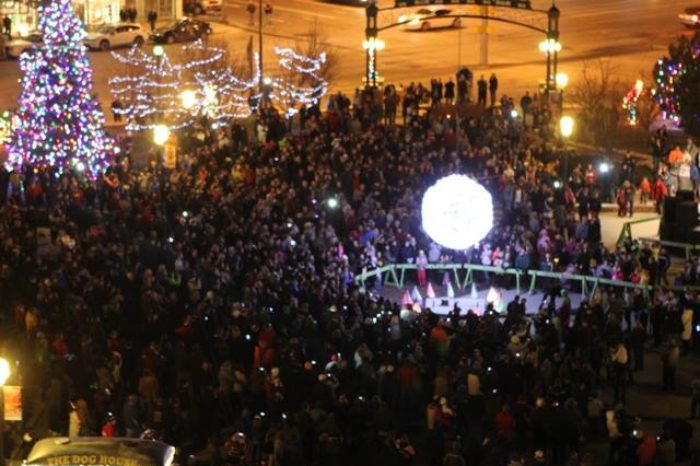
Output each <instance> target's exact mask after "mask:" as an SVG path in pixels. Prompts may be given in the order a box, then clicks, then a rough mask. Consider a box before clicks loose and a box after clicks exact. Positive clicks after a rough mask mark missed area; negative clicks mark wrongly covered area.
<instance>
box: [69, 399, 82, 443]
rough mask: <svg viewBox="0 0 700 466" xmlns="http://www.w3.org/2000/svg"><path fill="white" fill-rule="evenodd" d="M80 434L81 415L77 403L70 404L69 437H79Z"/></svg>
mask: <svg viewBox="0 0 700 466" xmlns="http://www.w3.org/2000/svg"><path fill="white" fill-rule="evenodd" d="M79 435H80V416H79V415H78V409H77V407H76V406H75V403H73V402H71V404H70V413H69V414H68V437H71V438H72V437H78V436H79Z"/></svg>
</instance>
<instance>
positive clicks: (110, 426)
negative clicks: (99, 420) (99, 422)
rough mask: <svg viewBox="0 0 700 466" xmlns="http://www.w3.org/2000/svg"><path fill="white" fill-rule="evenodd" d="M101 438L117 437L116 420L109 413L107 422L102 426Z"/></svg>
mask: <svg viewBox="0 0 700 466" xmlns="http://www.w3.org/2000/svg"><path fill="white" fill-rule="evenodd" d="M102 436H103V437H116V436H117V420H116V419H115V418H114V416H113V415H112V414H111V413H110V414H109V416H108V417H107V421H106V422H105V423H104V425H103V426H102Z"/></svg>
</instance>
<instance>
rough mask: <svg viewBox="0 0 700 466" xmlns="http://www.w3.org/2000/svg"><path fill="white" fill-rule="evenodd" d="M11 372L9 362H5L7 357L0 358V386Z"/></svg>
mask: <svg viewBox="0 0 700 466" xmlns="http://www.w3.org/2000/svg"><path fill="white" fill-rule="evenodd" d="M11 372H12V371H11V370H10V363H9V362H7V359H5V358H0V386H2V385H5V382H7V379H9V378H10V374H11Z"/></svg>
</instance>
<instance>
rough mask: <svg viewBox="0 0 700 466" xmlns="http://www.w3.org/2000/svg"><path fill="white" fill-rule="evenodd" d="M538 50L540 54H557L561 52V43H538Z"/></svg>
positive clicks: (555, 41)
mask: <svg viewBox="0 0 700 466" xmlns="http://www.w3.org/2000/svg"><path fill="white" fill-rule="evenodd" d="M539 49H540V52H542V53H554V52H556V53H559V52H561V43H560V42H559V41H557V40H555V39H546V40H543V41H542V42H540V45H539Z"/></svg>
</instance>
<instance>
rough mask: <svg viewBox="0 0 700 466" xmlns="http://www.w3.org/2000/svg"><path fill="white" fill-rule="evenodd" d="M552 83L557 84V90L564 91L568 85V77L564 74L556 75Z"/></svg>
mask: <svg viewBox="0 0 700 466" xmlns="http://www.w3.org/2000/svg"><path fill="white" fill-rule="evenodd" d="M554 82H556V83H557V89H559V90H561V91H564V89H566V86H568V85H569V75H568V74H566V73H557V75H556V76H555V77H554Z"/></svg>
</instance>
